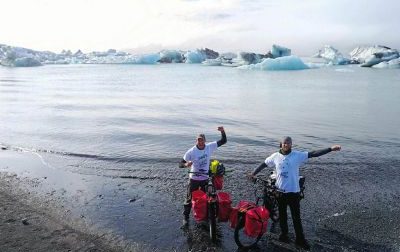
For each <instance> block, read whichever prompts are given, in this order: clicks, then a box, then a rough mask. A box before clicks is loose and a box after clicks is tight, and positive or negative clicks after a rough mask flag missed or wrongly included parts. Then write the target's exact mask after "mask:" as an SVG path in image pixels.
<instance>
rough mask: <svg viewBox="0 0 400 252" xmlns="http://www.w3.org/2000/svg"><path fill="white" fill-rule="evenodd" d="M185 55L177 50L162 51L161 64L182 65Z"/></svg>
mask: <svg viewBox="0 0 400 252" xmlns="http://www.w3.org/2000/svg"><path fill="white" fill-rule="evenodd" d="M183 61H184V55H182V52H181V51H177V50H162V51H161V52H160V63H182V62H183Z"/></svg>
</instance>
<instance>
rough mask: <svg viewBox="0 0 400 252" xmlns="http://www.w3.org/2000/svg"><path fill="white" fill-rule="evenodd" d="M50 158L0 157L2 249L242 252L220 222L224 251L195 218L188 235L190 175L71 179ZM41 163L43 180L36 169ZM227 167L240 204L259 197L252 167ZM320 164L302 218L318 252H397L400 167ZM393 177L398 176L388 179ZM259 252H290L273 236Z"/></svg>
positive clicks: (314, 166)
mask: <svg viewBox="0 0 400 252" xmlns="http://www.w3.org/2000/svg"><path fill="white" fill-rule="evenodd" d="M42 161H43V160H41V159H40V158H39V157H38V156H37V155H34V154H32V153H23V152H16V151H13V150H2V151H0V202H2V204H1V208H0V211H1V214H0V234H1V241H0V251H237V247H236V244H235V243H234V240H233V231H232V229H230V228H229V227H228V225H227V224H226V223H220V224H218V232H219V233H218V242H217V244H211V243H210V241H209V239H208V237H207V230H206V229H205V228H203V227H201V226H199V225H197V224H195V223H194V221H193V220H191V223H190V227H189V229H188V230H181V229H180V223H181V203H182V196H183V193H184V190H183V187H184V186H183V184H184V183H185V181H186V174H182V176H178V178H175V179H173V178H172V176H163V177H162V178H159V177H157V176H155V177H153V178H151V179H149V178H148V177H146V176H142V177H141V176H132V177H130V178H99V177H98V176H91V175H90V176H85V175H82V174H78V175H77V174H73V172H72V174H70V177H68V175H66V174H67V173H71V172H66V171H57V169H55V170H54V169H53V168H49V167H47V166H45V165H44V164H43V163H42ZM328 161H329V160H328ZM324 162H327V161H326V160H325V161H324ZM387 164H390V162H388V163H387ZM37 166H40V167H41V169H42V171H41V172H40V173H38V172H36V173H32V172H30V170H31V171H32V170H34V169H37ZM227 166H228V167H230V168H231V169H233V170H235V172H233V174H231V175H228V176H227V178H226V191H228V192H231V194H232V196H233V200H234V204H236V203H237V202H238V200H240V199H246V198H247V199H251V197H252V196H251V194H252V193H251V190H249V189H251V187H249V184H248V182H247V181H246V180H245V179H243V176H244V174H245V172H246V170H243V169H242V170H240V169H239V168H238V167H235V166H234V165H233V164H229V162H228V163H227ZM253 166H254V165H253ZM319 166H321V164H320V163H317V162H314V163H311V164H308V165H307V169H306V170H305V171H304V172H303V174H304V175H305V176H306V178H307V180H306V183H307V184H306V185H307V187H306V198H305V199H304V200H303V201H302V210H303V212H302V217H303V225H304V229H305V233H306V236H307V238H308V240H309V241H310V243H311V244H312V249H311V251H398V250H399V248H400V245H399V244H400V229H399V227H400V218H399V217H400V203H399V202H400V201H399V195H400V194H399V190H400V189H399V188H398V187H396V186H395V185H396V184H397V182H398V181H399V179H400V177H399V176H400V175H399V173H398V172H397V169H396V166H395V165H393V166H390V165H387V166H385V170H382V169H378V168H376V167H375V168H376V169H373V168H374V165H373V164H363V163H357V164H348V165H347V166H344V165H340V164H335V163H331V164H330V165H329V169H324V170H321V169H318V167H319ZM364 166H369V168H368V169H364V168H363V167H364ZM22 167H25V169H22ZM29 167H31V168H32V169H30V168H29ZM35 167H36V168H35ZM173 168H174V169H175V167H173ZM171 169H172V167H171ZM176 169H177V168H176ZM175 172H176V171H175ZM46 173H47V174H48V175H46ZM387 173H390V174H391V175H390V176H385V181H382V179H381V177H382V174H387ZM54 177H58V179H59V177H62V178H63V179H64V183H63V184H62V185H61V186H60V184H57V183H54ZM355 178H357V179H355ZM94 181H95V182H96V183H93V184H92V186H93V185H98V184H101V186H100V187H99V188H100V189H93V188H89V185H90V183H91V182H94ZM59 183H60V182H59ZM78 185H79V186H78ZM85 188H86V189H85ZM161 196H163V197H161ZM290 230H291V231H290V232H292V228H291V227H290ZM292 238H293V236H292ZM252 251H290V250H288V249H287V248H282V247H279V246H277V245H276V244H274V243H272V242H269V241H268V236H265V237H264V238H263V239H262V240H261V242H260V244H259V248H257V249H255V250H252Z"/></svg>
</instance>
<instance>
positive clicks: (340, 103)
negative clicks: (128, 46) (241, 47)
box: [0, 64, 400, 162]
mask: <svg viewBox="0 0 400 252" xmlns="http://www.w3.org/2000/svg"><path fill="white" fill-rule="evenodd" d="M399 83H400V71H398V70H382V69H370V68H368V69H365V68H360V67H358V66H352V67H330V68H322V69H314V70H306V71H278V72H259V71H247V70H238V69H233V68H224V67H205V66H199V65H185V64H175V65H156V66H153V65H151V66H141V65H122V66H121V65H70V66H45V67H39V68H4V67H3V68H0V122H1V126H2V130H1V132H0V143H2V144H5V145H9V146H13V147H23V148H27V149H40V150H46V151H52V152H57V153H60V154H61V153H65V154H67V155H68V154H73V155H75V154H76V155H82V156H84V157H89V158H90V157H92V158H94V159H100V160H104V159H105V160H111V161H115V162H131V161H151V162H158V161H159V160H162V162H165V161H168V160H172V159H176V158H180V157H181V156H182V153H183V152H184V151H185V150H186V149H188V147H190V146H191V144H192V143H193V141H194V140H193V136H194V135H195V134H196V133H197V132H204V133H206V135H207V136H208V140H216V139H219V134H218V132H217V130H216V128H217V126H218V125H224V126H225V128H226V130H227V133H228V137H229V145H227V147H226V148H225V149H224V150H223V151H220V152H219V154H220V156H221V158H223V159H226V160H232V161H233V162H246V161H248V160H249V159H250V160H252V159H254V158H259V157H264V152H265V147H266V146H270V147H271V148H272V147H275V146H276V141H277V139H278V138H279V137H280V136H282V135H291V136H292V137H293V138H294V140H295V143H296V144H297V145H298V146H299V147H301V148H305V149H310V148H319V147H325V146H327V145H328V144H329V145H330V144H332V143H340V144H342V145H343V146H344V149H345V151H346V152H347V151H348V152H356V153H362V154H363V155H364V154H377V153H378V154H383V155H388V154H389V155H391V154H393V153H395V152H393V153H392V152H391V151H390V149H392V148H393V147H397V148H398V147H399V144H400V134H399V133H400V130H399V126H400V118H399V115H400V106H399V105H398V104H399V103H398V101H399V98H400V87H399ZM267 151H268V150H267ZM388 151H389V153H388Z"/></svg>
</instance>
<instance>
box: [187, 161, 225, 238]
mask: <svg viewBox="0 0 400 252" xmlns="http://www.w3.org/2000/svg"><path fill="white" fill-rule="evenodd" d="M218 167H219V168H218V170H215V171H213V169H210V172H209V173H206V172H189V173H192V174H195V175H208V177H209V178H208V183H207V185H206V186H205V191H202V190H200V189H199V190H196V191H193V192H192V208H193V215H194V217H195V219H196V220H197V221H204V220H206V221H208V226H209V235H210V239H211V241H212V242H216V240H217V220H218V221H228V219H229V214H230V209H231V206H230V204H231V199H230V196H229V194H227V193H224V192H217V190H221V189H222V181H223V178H222V176H223V175H224V173H225V167H223V165H222V164H221V165H220V166H218Z"/></svg>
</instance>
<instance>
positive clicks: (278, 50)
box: [270, 44, 291, 58]
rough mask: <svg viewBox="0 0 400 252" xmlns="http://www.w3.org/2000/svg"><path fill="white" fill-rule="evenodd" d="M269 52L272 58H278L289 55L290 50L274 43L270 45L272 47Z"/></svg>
mask: <svg viewBox="0 0 400 252" xmlns="http://www.w3.org/2000/svg"><path fill="white" fill-rule="evenodd" d="M270 53H271V55H272V58H279V57H284V56H290V55H291V50H290V49H289V48H286V47H283V46H280V45H275V44H274V45H272V49H271V52H270Z"/></svg>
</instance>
